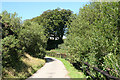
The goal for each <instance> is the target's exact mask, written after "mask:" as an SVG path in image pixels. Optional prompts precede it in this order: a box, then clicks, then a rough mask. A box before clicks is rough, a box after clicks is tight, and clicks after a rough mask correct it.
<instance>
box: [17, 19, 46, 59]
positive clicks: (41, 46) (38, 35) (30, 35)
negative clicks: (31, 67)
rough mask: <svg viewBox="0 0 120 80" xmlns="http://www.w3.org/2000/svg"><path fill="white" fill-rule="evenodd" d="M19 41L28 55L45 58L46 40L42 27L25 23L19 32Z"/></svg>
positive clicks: (28, 22) (32, 23)
mask: <svg viewBox="0 0 120 80" xmlns="http://www.w3.org/2000/svg"><path fill="white" fill-rule="evenodd" d="M19 39H20V40H21V44H22V45H23V46H25V51H26V52H28V53H29V54H31V55H33V56H39V57H40V58H43V57H44V56H45V52H44V51H45V48H46V43H47V38H46V36H45V35H44V29H43V27H42V26H40V25H39V24H38V23H34V22H30V21H25V22H24V24H23V27H22V28H21V30H20V33H19Z"/></svg>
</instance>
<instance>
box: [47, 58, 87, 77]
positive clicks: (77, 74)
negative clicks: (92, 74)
mask: <svg viewBox="0 0 120 80" xmlns="http://www.w3.org/2000/svg"><path fill="white" fill-rule="evenodd" d="M48 57H51V56H48ZM53 58H56V57H53ZM56 59H58V60H60V61H62V63H63V64H64V66H65V68H66V69H67V71H68V76H70V78H86V76H85V75H84V73H82V72H81V71H80V70H77V69H75V68H74V67H73V65H72V64H70V63H69V62H68V61H66V60H65V59H62V58H56Z"/></svg>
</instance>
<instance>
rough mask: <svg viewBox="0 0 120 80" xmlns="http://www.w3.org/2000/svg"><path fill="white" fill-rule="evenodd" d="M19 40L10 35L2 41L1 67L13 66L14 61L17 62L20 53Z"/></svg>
mask: <svg viewBox="0 0 120 80" xmlns="http://www.w3.org/2000/svg"><path fill="white" fill-rule="evenodd" d="M19 42H20V41H19V40H18V39H15V37H14V36H12V35H10V36H7V37H5V38H4V39H2V60H3V61H2V65H3V67H10V66H13V65H14V64H15V63H16V61H19V59H20V57H21V53H22V48H21V46H20V44H19Z"/></svg>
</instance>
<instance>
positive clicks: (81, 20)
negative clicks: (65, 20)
mask: <svg viewBox="0 0 120 80" xmlns="http://www.w3.org/2000/svg"><path fill="white" fill-rule="evenodd" d="M118 5H119V4H118V3H117V2H102V3H99V2H94V3H91V4H89V5H86V6H84V8H81V9H80V12H79V14H78V15H76V17H75V19H74V20H72V23H71V24H70V25H69V26H70V28H69V31H68V34H67V40H66V42H65V45H66V46H67V48H69V51H68V54H70V59H71V61H72V62H75V61H79V62H81V61H84V62H88V63H89V64H91V65H93V66H96V67H98V68H100V69H103V70H106V67H109V68H112V69H116V68H117V71H116V73H112V71H111V73H112V74H111V75H114V76H116V77H119V76H118V74H119V75H120V73H119V67H120V66H119V64H118V62H119V59H118V58H114V59H115V60H114V59H113V58H111V59H112V60H113V62H110V63H109V61H107V60H105V59H108V58H107V57H106V56H107V55H109V54H111V53H112V55H113V56H114V57H115V56H116V55H118V54H119V52H120V49H119V48H120V45H119V43H120V42H119V34H120V33H119V29H118V27H119V26H118V24H119V23H118V20H119V19H118ZM104 58H105V59H104ZM116 61H117V62H116ZM104 63H105V64H104ZM107 63H109V64H112V65H113V63H116V64H117V65H118V66H116V67H113V66H110V65H109V64H107ZM104 65H105V66H104ZM92 73H94V72H93V71H91V74H92ZM94 75H95V76H96V77H97V76H98V74H94Z"/></svg>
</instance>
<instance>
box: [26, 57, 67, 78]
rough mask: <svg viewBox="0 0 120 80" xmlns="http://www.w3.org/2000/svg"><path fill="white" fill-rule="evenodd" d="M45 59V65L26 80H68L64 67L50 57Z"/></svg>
mask: <svg viewBox="0 0 120 80" xmlns="http://www.w3.org/2000/svg"><path fill="white" fill-rule="evenodd" d="M45 59H46V61H47V62H46V64H45V65H44V66H43V67H42V68H41V69H39V70H38V71H37V72H36V73H35V74H33V75H32V76H31V77H29V78H28V79H27V80H30V79H31V78H69V76H68V75H67V74H68V72H67V70H66V68H65V66H64V64H63V63H62V62H61V61H60V60H57V59H55V58H51V57H46V58H45Z"/></svg>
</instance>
